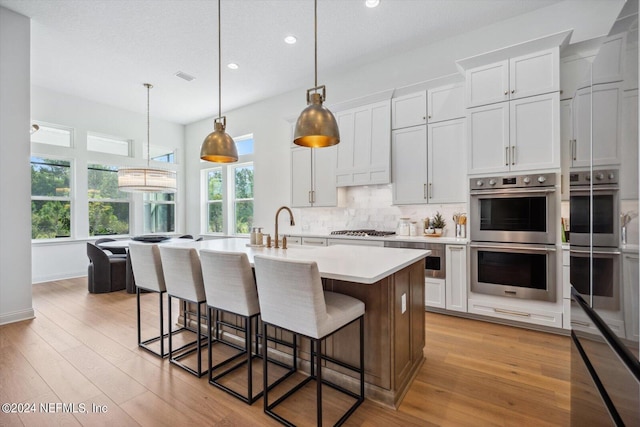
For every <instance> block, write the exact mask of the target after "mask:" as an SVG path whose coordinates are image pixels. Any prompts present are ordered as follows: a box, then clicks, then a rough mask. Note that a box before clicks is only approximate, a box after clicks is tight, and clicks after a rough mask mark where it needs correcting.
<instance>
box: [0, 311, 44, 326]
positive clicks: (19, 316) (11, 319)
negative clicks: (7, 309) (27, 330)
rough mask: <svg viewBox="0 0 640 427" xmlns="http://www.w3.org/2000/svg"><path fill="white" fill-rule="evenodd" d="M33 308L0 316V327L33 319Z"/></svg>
mask: <svg viewBox="0 0 640 427" xmlns="http://www.w3.org/2000/svg"><path fill="white" fill-rule="evenodd" d="M35 317H36V316H35V312H34V311H33V308H29V309H26V310H19V311H12V312H11V313H5V314H0V325H7V324H9V323H15V322H22V321H23V320H30V319H35Z"/></svg>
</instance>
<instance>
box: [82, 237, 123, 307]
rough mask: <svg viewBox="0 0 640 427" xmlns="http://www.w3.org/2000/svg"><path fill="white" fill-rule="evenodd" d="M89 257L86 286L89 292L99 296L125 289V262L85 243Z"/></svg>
mask: <svg viewBox="0 0 640 427" xmlns="http://www.w3.org/2000/svg"><path fill="white" fill-rule="evenodd" d="M87 256H88V257H89V268H88V285H89V292H90V293H92V294H99V293H104V292H114V291H120V290H122V289H124V288H125V287H126V276H127V274H126V273H127V269H126V264H127V260H126V258H125V257H122V256H117V255H111V256H109V255H107V253H106V252H105V251H103V250H102V249H100V248H99V247H98V246H96V245H94V244H93V243H89V242H87Z"/></svg>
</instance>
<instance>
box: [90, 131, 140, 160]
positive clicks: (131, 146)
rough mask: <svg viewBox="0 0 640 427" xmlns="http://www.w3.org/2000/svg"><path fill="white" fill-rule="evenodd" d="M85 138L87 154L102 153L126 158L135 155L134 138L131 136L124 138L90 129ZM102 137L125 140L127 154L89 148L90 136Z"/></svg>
mask: <svg viewBox="0 0 640 427" xmlns="http://www.w3.org/2000/svg"><path fill="white" fill-rule="evenodd" d="M86 135H87V139H86V141H85V143H86V144H85V149H86V150H87V153H88V154H89V155H92V154H93V155H98V154H99V155H103V156H117V157H119V158H127V157H135V150H134V140H133V139H131V138H124V137H121V136H116V135H107V134H104V133H100V132H92V131H87V134H86ZM92 137H93V138H102V139H110V140H113V141H119V142H126V143H127V154H119V153H110V152H108V151H98V150H92V149H90V148H89V139H90V138H92Z"/></svg>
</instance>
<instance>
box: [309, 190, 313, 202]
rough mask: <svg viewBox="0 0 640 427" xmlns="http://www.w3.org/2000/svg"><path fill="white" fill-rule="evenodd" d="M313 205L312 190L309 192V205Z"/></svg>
mask: <svg viewBox="0 0 640 427" xmlns="http://www.w3.org/2000/svg"><path fill="white" fill-rule="evenodd" d="M311 203H313V202H312V201H311V190H309V204H311Z"/></svg>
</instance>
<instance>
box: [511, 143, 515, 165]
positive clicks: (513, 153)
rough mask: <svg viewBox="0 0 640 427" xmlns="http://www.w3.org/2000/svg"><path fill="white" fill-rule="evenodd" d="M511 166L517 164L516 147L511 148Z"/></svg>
mask: <svg viewBox="0 0 640 427" xmlns="http://www.w3.org/2000/svg"><path fill="white" fill-rule="evenodd" d="M511 164H512V165H515V164H516V146H515V145H512V146H511Z"/></svg>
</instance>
